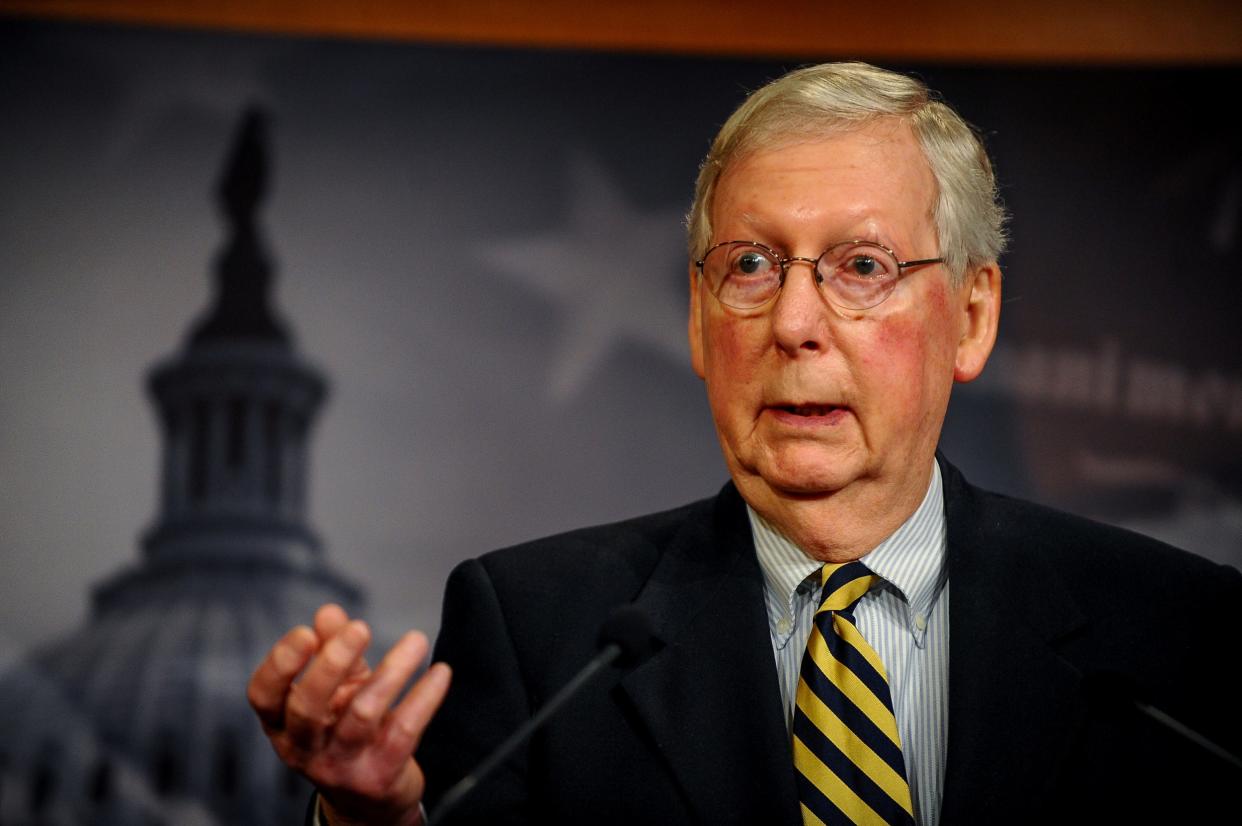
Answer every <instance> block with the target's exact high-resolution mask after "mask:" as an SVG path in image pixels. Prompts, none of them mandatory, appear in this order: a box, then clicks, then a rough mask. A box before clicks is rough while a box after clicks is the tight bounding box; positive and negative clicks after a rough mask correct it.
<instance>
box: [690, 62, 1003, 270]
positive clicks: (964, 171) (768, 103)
mask: <svg viewBox="0 0 1242 826" xmlns="http://www.w3.org/2000/svg"><path fill="white" fill-rule="evenodd" d="M884 118H896V119H899V120H900V121H902V122H904V123H906V124H908V125H909V126H910V128H911V130H912V131H913V132H914V135H915V137H916V138H917V139H918V142H919V145H920V146H921V147H922V149H923V154H924V155H925V156H926V158H927V163H928V166H929V167H930V168H931V171H932V176H933V177H934V178H935V180H936V190H937V192H936V202H935V204H934V205H933V209H932V216H933V218H934V220H935V222H936V233H937V236H938V239H939V242H940V253H939V254H940V255H941V256H942V257H944V259H945V264H946V266H947V267H948V269H949V272H950V273H951V274H952V275H953V278H954V279H955V281H956V282H957V283H960V281H961V279H962V278H964V277H965V273H966V272H967V270H968V269H970V268H972V267H975V266H979V265H981V264H986V263H990V262H993V261H996V260H997V258H998V257H999V256H1000V254H1001V252H1002V251H1003V249H1004V246H1005V228H1004V224H1005V218H1006V216H1005V208H1004V206H1003V205H1002V204H1001V202H1000V197H999V194H998V193H997V189H996V178H995V176H994V175H993V174H992V163H991V161H989V160H988V154H987V151H986V150H985V149H984V147H983V143H982V141H981V140H980V139H979V137H978V136H977V135H976V134H975V132H974V130H973V129H972V128H971V127H970V126H969V125H968V124H967V123H966V122H965V121H964V120H962V118H961V117H960V116H959V115H958V114H957V113H956V112H954V111H953V109H951V108H950V107H949V106H948V105H947V104H945V103H943V102H942V101H940V100H938V99H936V96H935V95H934V93H932V91H931V90H930V89H928V88H927V86H925V85H924V84H923V83H922V82H920V81H918V80H915V79H914V78H911V77H907V76H905V75H902V74H898V73H896V72H890V71H888V70H886V69H880V68H877V67H875V66H871V65H868V64H866V63H824V64H821V65H818V66H808V67H806V68H803V69H798V70H796V71H793V72H790V73H788V74H786V75H784V76H783V77H781V78H778V79H777V80H774V81H772V82H771V83H768V84H767V85H766V86H764V87H762V88H760V89H759V90H758V91H756V92H754V93H753V94H751V95H750V97H748V98H747V99H746V101H745V102H744V103H742V105H741V106H739V107H738V109H737V111H735V112H734V113H733V114H732V116H730V118H729V119H728V120H727V121H726V122H725V124H724V126H722V127H721V129H720V132H719V133H718V134H717V135H716V139H715V140H714V141H713V142H712V147H711V151H709V152H708V154H707V157H706V158H705V159H704V160H703V164H702V166H701V167H700V168H699V177H698V182H697V184H696V186H695V193H694V203H693V204H692V205H691V207H690V213H689V214H688V215H687V217H686V227H687V231H688V235H689V239H688V241H689V248H690V255H691V258H692V259H694V260H697V259H699V258H702V257H703V254H704V253H706V251H707V249H708V247H709V246H710V245H711V242H712V226H711V207H712V198H713V197H714V195H715V191H716V184H717V181H719V179H720V176H721V174H722V173H723V172H724V170H725V169H726V168H727V167H728V165H729V164H730V163H733V162H735V161H737V160H739V159H740V158H742V157H744V156H746V155H748V154H751V153H754V152H757V151H760V150H765V149H774V148H777V147H779V146H782V145H787V144H789V143H790V142H793V141H800V140H814V139H817V138H824V137H828V136H830V135H833V134H839V133H841V132H845V131H849V130H851V129H857V128H859V127H860V126H863V125H865V124H868V123H870V122H874V121H876V120H879V119H884Z"/></svg>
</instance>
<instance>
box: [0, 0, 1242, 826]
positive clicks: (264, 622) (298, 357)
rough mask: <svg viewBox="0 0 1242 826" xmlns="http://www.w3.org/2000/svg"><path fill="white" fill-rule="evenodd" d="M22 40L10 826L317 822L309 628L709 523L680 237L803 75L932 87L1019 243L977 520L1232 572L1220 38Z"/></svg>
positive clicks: (666, 26)
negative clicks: (680, 519)
mask: <svg viewBox="0 0 1242 826" xmlns="http://www.w3.org/2000/svg"><path fill="white" fill-rule="evenodd" d="M595 5H596V6H598V8H579V7H577V6H576V5H574V4H571V3H569V2H563V1H562V0H538V1H537V2H536V1H535V0H532V2H526V3H504V2H499V1H498V0H494V1H493V2H473V3H466V2H463V3H428V4H418V5H417V6H415V5H413V4H406V3H399V2H396V0H390V1H389V2H380V1H379V0H371V2H359V3H353V4H336V3H328V2H312V3H296V2H292V0H272V1H271V2H266V3H261V4H249V3H219V2H217V3H209V2H188V1H187V2H179V3H173V2H162V3H161V2H150V1H148V2H138V1H137V0H131V2H105V0H94V1H92V0H79V1H78V2H69V1H65V2H57V1H55V0H52V1H49V2H13V0H0V127H2V128H0V388H2V390H0V565H2V568H0V570H2V571H3V576H2V577H0V823H3V824H12V823H73V824H77V823H208V824H210V823H237V822H244V823H257V824H265V823H279V822H296V821H297V818H298V817H299V816H300V809H301V807H302V806H303V805H304V803H305V789H304V788H303V787H302V786H301V785H300V782H299V781H297V780H296V778H291V777H288V776H286V775H285V774H284V773H282V771H281V770H280V768H279V767H278V766H277V765H276V764H275V761H274V759H273V758H271V757H270V755H269V754H268V753H267V746H266V744H265V743H264V742H263V741H262V739H261V736H260V735H259V732H258V731H257V726H255V725H253V724H252V723H251V722H250V720H249V718H248V716H247V714H248V712H247V711H246V708H245V704H244V697H243V692H244V684H245V680H246V679H247V676H248V674H249V671H250V669H251V668H253V666H254V664H255V663H257V661H258V659H259V658H260V657H261V656H262V654H263V652H264V651H265V650H266V648H267V647H268V646H269V645H270V644H271V643H272V642H273V641H274V640H275V638H276V637H277V636H278V635H279V634H280V632H281V630H283V629H284V628H285V627H287V626H288V625H290V624H293V623H295V622H299V621H305V620H306V619H307V618H308V617H309V612H310V611H311V610H313V606H314V605H315V604H317V603H318V602H319V601H321V600H323V599H327V598H331V599H338V600H341V601H343V602H345V603H346V604H348V605H350V606H352V607H354V608H356V609H357V610H360V611H362V613H363V614H364V616H366V617H367V618H368V619H369V620H371V621H372V622H373V623H374V624H375V625H376V627H377V628H378V629H379V632H380V634H381V636H382V637H384V638H395V637H396V636H397V635H399V634H400V633H401V632H402V631H403V630H405V629H406V628H409V627H418V628H422V629H424V630H426V631H428V632H429V633H433V634H434V632H435V630H436V628H437V626H438V623H439V601H440V591H441V588H442V587H443V583H444V580H445V577H446V576H447V573H448V571H449V570H450V569H451V568H452V566H453V565H454V564H456V563H457V562H458V561H460V560H462V559H465V558H467V557H470V556H475V555H478V554H479V553H482V552H484V551H486V550H489V549H491V548H495V547H500V546H503V545H509V544H513V543H516V542H519V541H522V540H525V539H530V538H533V537H536V536H539V535H544V534H547V533H551V532H555V531H560V530H565V529H568V528H572V527H576V526H580V525H584V524H589V523H597V522H601V521H607V520H613V519H620V518H624V517H628V516H633V515H637V514H640V513H644V512H648V511H651V510H656V509H663V508H667V507H672V506H675V505H678V504H682V503H684V502H687V501H690V500H693V499H697V498H701V497H704V496H708V495H711V494H713V493H714V492H715V491H716V490H717V489H718V487H719V486H720V485H721V484H722V483H723V482H724V480H725V478H726V474H725V471H724V467H723V463H722V461H721V460H720V458H719V455H718V448H717V446H716V441H715V435H714V431H713V429H712V426H711V422H710V418H709V413H708V409H707V405H706V403H705V399H704V397H703V392H702V389H701V386H700V384H699V382H698V380H697V379H696V378H695V377H694V376H693V374H692V373H691V372H690V369H689V359H688V351H687V347H686V344H685V340H684V339H685V333H684V329H685V328H684V317H685V311H686V254H685V251H684V250H685V245H684V239H683V227H682V215H683V214H684V211H685V209H686V207H687V206H688V204H689V201H690V197H691V193H692V186H693V179H694V176H695V173H696V170H697V165H698V162H699V160H700V159H701V157H702V156H703V154H704V153H705V152H706V150H707V146H708V143H709V141H710V139H711V137H712V135H713V134H714V132H715V130H716V129H717V128H718V127H719V125H720V124H721V123H722V122H723V120H724V119H725V118H726V117H727V116H728V114H729V113H730V111H731V110H732V109H733V108H734V107H735V106H736V105H737V104H738V103H739V102H740V101H741V100H742V98H743V97H744V96H745V94H746V93H747V92H748V91H750V90H752V89H754V88H756V87H757V86H759V85H761V84H762V83H763V82H765V81H766V80H769V79H771V78H773V77H776V76H778V75H779V74H781V73H783V72H784V71H786V70H788V69H790V68H793V67H796V66H798V65H801V64H803V63H807V62H815V61H820V60H827V59H865V60H869V61H872V62H876V63H878V64H880V65H883V66H886V67H889V68H893V69H897V70H901V71H908V72H913V73H915V74H917V75H918V76H920V77H921V78H923V79H924V80H925V81H926V82H927V83H929V84H930V85H931V86H932V87H933V88H934V89H937V90H939V91H940V92H941V93H943V95H944V97H945V98H946V99H948V100H949V101H950V102H951V103H953V104H954V105H955V106H956V107H957V108H958V109H959V111H961V112H962V113H963V115H964V116H965V117H966V118H967V119H968V120H970V121H971V122H972V123H974V124H975V125H977V126H978V127H979V128H980V129H981V131H982V132H983V134H984V135H985V137H986V140H987V143H988V145H989V148H990V149H991V151H992V153H993V155H994V158H995V161H996V166H997V170H998V176H999V179H1000V182H1001V186H1002V193H1003V196H1004V198H1005V201H1006V203H1007V205H1008V207H1009V209H1010V210H1011V212H1012V213H1013V222H1012V225H1011V236H1012V240H1011V245H1010V251H1009V252H1008V253H1007V255H1006V256H1005V257H1004V258H1003V259H1002V266H1003V269H1004V271H1005V279H1006V281H1005V293H1006V302H1005V307H1004V311H1003V315H1002V332H1001V340H1000V344H999V346H998V349H997V352H996V354H995V355H994V357H993V361H992V362H991V363H990V365H989V367H988V370H987V371H986V372H985V375H984V377H983V378H982V379H980V380H979V381H978V382H976V383H974V384H972V385H967V386H962V387H959V388H958V390H957V392H956V395H955V399H954V402H953V404H952V406H951V408H950V416H949V422H948V424H947V426H946V430H945V434H944V440H943V443H942V448H943V450H944V451H945V453H946V454H947V456H948V457H949V458H950V460H952V461H953V462H955V463H956V464H958V466H959V467H961V469H962V470H963V471H964V472H965V473H966V475H967V477H968V478H969V479H971V480H972V481H974V482H975V483H977V484H981V485H985V486H989V487H992V488H995V489H999V490H1002V491H1005V492H1007V493H1012V494H1014V495H1018V496H1023V497H1027V498H1031V499H1034V500H1037V501H1041V502H1045V503H1048V504H1051V505H1054V506H1057V507H1062V508H1067V509H1070V510H1074V511H1076V512H1079V513H1083V514H1086V515H1089V516H1093V517H1095V518H1099V519H1103V520H1105V521H1110V522H1113V523H1116V524H1121V525H1124V526H1127V527H1130V528H1133V529H1135V530H1139V531H1141V532H1144V533H1148V534H1150V535H1153V536H1156V537H1158V538H1161V539H1164V540H1165V541H1168V542H1172V543H1174V544H1177V545H1180V546H1182V547H1185V548H1187V549H1189V550H1191V551H1194V552H1196V553H1199V554H1202V555H1204V556H1207V557H1209V558H1212V559H1215V560H1217V561H1219V562H1223V563H1226V564H1230V565H1234V566H1242V334H1240V333H1239V331H1238V329H1237V323H1236V320H1235V319H1236V315H1237V310H1238V307H1239V306H1242V300H1240V299H1242V279H1240V278H1239V276H1240V275H1242V272H1240V270H1242V265H1239V263H1238V261H1239V259H1238V253H1239V249H1238V246H1239V228H1240V224H1242V214H1240V210H1242V164H1240V162H1239V150H1238V147H1239V146H1242V139H1240V138H1242V135H1239V128H1238V127H1237V126H1236V125H1234V120H1235V119H1232V118H1229V117H1226V116H1225V114H1224V112H1223V110H1224V109H1225V108H1226V105H1227V102H1228V101H1231V100H1232V99H1233V98H1234V97H1235V96H1236V89H1237V88H1238V85H1239V81H1240V80H1242V71H1240V68H1242V12H1240V11H1239V10H1238V8H1236V7H1235V6H1234V5H1233V4H1228V3H1213V2H1198V3H1189V4H1181V5H1179V6H1178V7H1177V8H1176V9H1172V8H1167V9H1166V8H1165V6H1164V5H1163V4H1159V3H1156V2H1138V3H1134V2H1131V3H1120V2H1118V3H1100V4H1094V5H1093V6H1092V7H1091V8H1090V9H1083V8H1079V7H1078V6H1077V4H1070V3H1060V2H1042V3H1034V2H1025V3H1016V4H1013V6H1011V7H1007V8H1005V9H999V8H995V7H994V6H993V5H987V4H979V3H970V2H964V1H963V2H954V3H946V4H939V6H938V7H936V8H932V7H931V6H930V5H928V4H918V3H896V4H888V5H887V6H886V11H885V13H884V15H883V16H882V17H881V16H875V15H873V14H872V13H870V12H868V11H866V10H864V9H862V8H861V7H850V6H838V5H835V4H826V3H821V2H814V3H813V2H793V0H775V1H774V2H767V3H763V4H757V3H746V2H738V3H728V4H725V3H711V2H707V0H677V1H676V2H664V3H654V2H628V3H612V4H595Z"/></svg>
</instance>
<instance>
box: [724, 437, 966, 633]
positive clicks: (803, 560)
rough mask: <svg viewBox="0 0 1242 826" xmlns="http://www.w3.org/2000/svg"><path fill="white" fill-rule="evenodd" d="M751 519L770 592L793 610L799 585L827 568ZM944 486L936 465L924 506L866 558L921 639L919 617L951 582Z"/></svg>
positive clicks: (751, 512)
mask: <svg viewBox="0 0 1242 826" xmlns="http://www.w3.org/2000/svg"><path fill="white" fill-rule="evenodd" d="M746 511H747V513H749V515H750V528H751V534H752V536H753V537H754V540H755V554H756V556H757V557H758V559H759V567H760V569H761V570H762V571H763V579H764V584H765V586H766V588H767V589H768V591H769V593H771V594H772V595H773V596H776V597H779V598H780V602H781V604H782V605H788V606H792V605H793V600H794V595H795V592H796V591H797V589H798V586H799V585H801V584H802V582H803V580H805V579H806V578H807V577H808V576H810V575H811V574H813V573H815V572H816V571H817V570H819V568H820V567H822V565H823V563H822V562H820V561H819V560H816V559H813V558H812V557H810V556H808V555H807V554H805V553H803V552H802V550H801V549H800V548H799V547H798V546H797V545H795V544H794V543H793V542H791V541H790V540H789V539H788V538H787V537H786V536H785V535H784V534H783V533H781V532H780V530H779V529H777V528H776V526H774V525H772V524H771V523H770V522H768V521H767V520H766V519H764V518H763V517H762V516H760V515H759V514H758V513H756V512H755V510H754V509H753V508H751V507H750V505H747V506H746ZM945 535H946V534H945V518H944V486H943V484H942V482H941V477H940V464H939V462H936V461H933V462H932V474H931V481H930V482H928V485H927V493H926V494H924V496H923V501H922V503H921V504H920V505H919V506H918V507H917V508H916V509H915V511H914V513H912V514H910V517H909V518H908V519H906V521H905V522H903V523H901V525H900V526H899V527H898V528H897V530H895V531H893V533H891V534H890V535H889V536H888V537H887V538H886V539H885V540H884V541H883V542H881V543H880V544H879V545H877V546H876V547H875V548H874V549H872V550H871V551H870V552H869V553H867V554H865V555H864V556H863V557H862V558H861V559H862V562H863V564H865V565H866V566H867V567H868V568H869V569H871V571H872V572H874V573H876V574H878V575H879V576H880V577H882V578H883V579H884V580H885V581H886V582H888V583H890V584H891V585H892V586H893V588H894V589H895V590H896V591H897V592H898V593H900V594H901V596H902V597H903V598H904V600H905V602H906V607H907V614H908V619H909V621H910V622H909V627H910V629H911V631H912V632H913V633H914V634H915V636H916V637H921V636H922V633H923V630H924V629H923V628H919V627H918V623H917V622H916V620H915V618H916V617H927V616H929V615H930V614H931V608H932V604H933V603H934V602H935V601H936V597H937V595H939V593H940V591H941V589H942V588H943V585H944V579H945V573H946V572H945V567H944V558H945Z"/></svg>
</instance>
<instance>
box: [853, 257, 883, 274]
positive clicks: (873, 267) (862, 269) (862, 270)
mask: <svg viewBox="0 0 1242 826" xmlns="http://www.w3.org/2000/svg"><path fill="white" fill-rule="evenodd" d="M849 269H850V271H851V272H853V273H854V274H855V275H861V276H862V277H864V278H874V277H875V276H877V275H883V274H884V268H883V267H882V266H880V262H879V261H876V260H875V259H874V258H872V257H871V256H870V255H855V256H854V257H853V258H851V259H850V262H849Z"/></svg>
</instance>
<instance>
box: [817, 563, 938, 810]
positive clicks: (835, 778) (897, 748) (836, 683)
mask: <svg viewBox="0 0 1242 826" xmlns="http://www.w3.org/2000/svg"><path fill="white" fill-rule="evenodd" d="M821 576H822V582H823V586H824V587H823V601H822V602H821V603H820V606H819V610H817V611H816V612H815V623H814V627H813V628H812V629H811V637H810V639H809V640H807V644H806V654H805V655H803V657H802V672H801V676H800V678H799V680H798V692H797V704H796V707H795V709H794V720H793V754H794V768H795V769H797V773H798V798H799V800H800V802H801V803H802V821H803V823H805V824H820V823H823V824H829V826H835V824H838V823H842V824H845V823H865V824H881V823H884V824H897V823H901V824H912V823H913V822H914V808H913V806H912V804H911V802H910V785H909V783H908V782H907V781H906V767H905V761H904V760H903V759H902V757H901V737H900V735H898V733H897V721H896V719H895V718H894V717H893V701H892V697H891V696H890V694H889V690H888V676H887V674H886V673H885V670H884V664H883V663H882V662H880V658H879V656H878V655H876V653H875V650H874V649H873V648H872V647H871V646H870V645H868V644H867V641H866V640H864V639H863V637H862V634H860V633H858V629H857V628H856V627H855V626H854V617H853V615H852V613H851V612H852V611H853V610H854V606H855V604H857V602H858V600H859V599H861V598H862V596H863V594H865V593H867V589H869V588H870V587H871V586H872V584H873V583H874V582H875V581H876V580H877V579H878V577H877V576H876V575H875V574H873V573H871V571H869V570H867V568H866V566H865V565H863V564H862V563H861V562H846V563H837V564H828V565H825V566H824V567H823V570H822V573H821Z"/></svg>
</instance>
